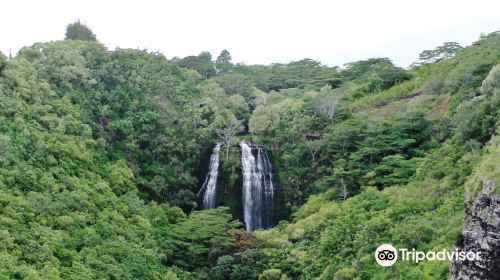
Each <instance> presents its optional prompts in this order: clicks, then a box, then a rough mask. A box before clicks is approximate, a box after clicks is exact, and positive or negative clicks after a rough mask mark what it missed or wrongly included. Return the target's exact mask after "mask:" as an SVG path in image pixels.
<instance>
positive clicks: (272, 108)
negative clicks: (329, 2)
mask: <svg viewBox="0 0 500 280" xmlns="http://www.w3.org/2000/svg"><path fill="white" fill-rule="evenodd" d="M66 37H67V39H69V40H64V41H56V42H50V43H36V44H34V45H33V46H31V47H25V48H23V49H21V51H20V52H19V54H18V55H17V57H16V58H14V59H10V60H7V59H6V58H5V56H3V55H2V54H0V154H1V157H0V194H1V195H0V260H1V263H2V266H0V275H2V277H4V278H6V279H108V278H109V279H261V280H262V279H280V280H285V279H397V278H401V277H406V278H408V279H436V278H446V275H447V273H448V263H422V264H419V265H410V264H406V263H403V262H399V263H398V264H396V265H395V266H394V267H393V268H392V269H391V270H381V269H380V268H379V266H378V265H377V264H376V263H375V262H374V259H373V251H374V249H375V248H376V247H377V246H378V245H379V244H380V243H386V242H387V241H391V243H392V244H394V245H395V246H396V247H398V246H402V247H409V248H411V247H414V248H418V249H420V250H427V249H435V250H438V249H442V248H448V249H451V248H452V247H453V246H454V245H455V244H457V242H459V235H460V228H461V223H462V220H463V209H464V205H463V195H464V192H465V194H466V202H467V203H470V201H472V199H473V198H474V197H475V196H476V195H477V194H478V193H479V192H480V191H481V188H482V186H483V183H484V182H485V180H498V166H499V164H498V162H497V161H498V160H496V159H497V158H499V157H498V136H496V134H497V132H498V125H499V123H498V119H499V108H500V107H499V105H500V104H499V92H500V91H499V88H500V66H498V63H499V61H500V48H499V47H498V46H500V44H499V42H500V36H499V35H498V34H491V35H488V36H485V37H484V38H482V39H481V40H480V41H478V42H476V43H474V45H473V46H472V47H469V48H465V49H461V47H459V46H458V45H457V44H454V43H445V44H444V45H443V46H441V47H439V48H437V49H436V50H433V51H431V53H430V54H426V55H427V56H425V57H424V59H426V60H429V61H430V60H436V61H438V60H439V61H438V62H435V63H426V64H425V65H421V66H420V67H417V68H415V69H412V70H405V69H402V68H399V67H396V66H395V65H394V64H393V63H392V62H391V61H390V60H389V59H388V58H372V59H368V60H363V61H357V62H353V63H349V64H347V65H346V67H345V69H339V68H337V67H327V66H324V65H321V63H320V62H318V61H315V60H312V59H303V60H300V61H295V62H291V63H288V64H272V65H269V66H264V65H251V66H247V65H244V64H236V65H235V64H233V63H232V61H231V60H232V59H231V55H230V54H229V52H228V51H227V50H223V51H222V52H221V54H220V55H219V56H218V57H217V59H216V60H215V62H212V57H211V55H210V53H208V52H202V53H200V54H199V55H198V56H188V57H185V58H182V59H173V60H168V59H167V58H166V57H165V56H163V55H162V54H159V53H151V52H147V51H140V50H132V49H117V50H115V51H108V50H107V49H106V48H105V47H104V46H103V45H102V44H100V43H98V42H97V41H96V38H95V35H94V34H93V33H92V32H91V30H90V29H89V28H88V27H86V26H85V25H83V24H81V23H80V22H79V21H77V22H75V23H73V24H70V25H68V28H67V34H66ZM458 50H460V51H458ZM428 55H431V56H429V57H428ZM495 65H497V66H495ZM494 66H495V67H494ZM242 139H245V140H252V141H254V142H255V143H258V144H259V145H261V146H262V147H264V148H266V150H267V152H268V153H269V155H270V159H271V160H272V161H273V162H272V164H273V167H274V170H273V171H274V175H275V176H274V178H275V181H276V182H275V183H276V193H275V201H274V203H275V204H274V206H275V209H276V211H275V212H276V213H275V214H276V215H275V216H276V217H277V219H278V221H279V220H281V221H279V222H278V225H277V226H276V227H275V228H273V229H271V230H268V231H257V232H255V233H248V232H245V231H244V230H243V229H240V227H241V224H240V223H239V222H238V221H235V219H237V218H240V208H241V174H240V173H241V167H240V166H239V165H240V160H239V154H238V153H239V152H238V149H237V146H236V147H235V145H233V144H234V143H236V142H237V141H240V140H242ZM221 140H222V141H224V142H225V143H226V146H225V152H226V155H225V157H221V170H220V178H219V191H218V194H217V200H218V201H219V204H220V206H222V207H219V208H216V209H212V210H204V211H198V210H197V209H198V208H199V207H198V202H199V198H197V197H196V195H195V193H198V191H199V187H200V185H201V180H202V179H203V176H204V175H205V172H206V166H205V162H206V160H207V157H208V156H209V153H210V151H211V149H212V147H213V143H215V142H219V141H221ZM492 191H494V192H498V189H496V190H492ZM229 206H230V207H231V208H229ZM292 212H293V213H292ZM187 213H189V214H187ZM236 228H238V229H236Z"/></svg>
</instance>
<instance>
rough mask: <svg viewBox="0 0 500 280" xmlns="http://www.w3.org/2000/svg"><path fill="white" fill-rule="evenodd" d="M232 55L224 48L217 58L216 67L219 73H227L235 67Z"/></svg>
mask: <svg viewBox="0 0 500 280" xmlns="http://www.w3.org/2000/svg"><path fill="white" fill-rule="evenodd" d="M231 60H232V57H231V54H230V53H229V51H228V50H226V49H223V50H222V51H221V53H220V54H219V56H218V57H217V59H216V60H215V69H216V70H217V72H218V73H219V74H224V73H227V72H229V71H230V70H231V68H232V67H233V63H232V62H231Z"/></svg>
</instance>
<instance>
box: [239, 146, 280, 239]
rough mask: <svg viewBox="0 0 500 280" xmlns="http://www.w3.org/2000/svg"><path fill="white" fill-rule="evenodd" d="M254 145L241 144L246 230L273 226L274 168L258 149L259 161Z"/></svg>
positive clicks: (264, 153) (265, 155)
mask: <svg viewBox="0 0 500 280" xmlns="http://www.w3.org/2000/svg"><path fill="white" fill-rule="evenodd" d="M252 146H253V145H252V144H251V143H248V142H245V141H243V142H240V147H241V165H242V173H243V211H244V215H243V217H244V220H245V225H246V229H247V230H248V231H254V230H255V229H259V228H263V229H267V228H270V227H271V226H272V223H273V221H272V219H273V218H272V212H273V196H274V189H273V182H272V181H273V178H272V168H271V163H270V161H269V158H268V157H267V154H266V152H265V151H264V150H263V149H261V148H258V147H254V148H256V149H257V159H255V156H254V155H253V153H252Z"/></svg>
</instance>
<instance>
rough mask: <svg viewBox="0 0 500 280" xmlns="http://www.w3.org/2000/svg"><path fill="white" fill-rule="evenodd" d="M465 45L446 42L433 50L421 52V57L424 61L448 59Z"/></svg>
mask: <svg viewBox="0 0 500 280" xmlns="http://www.w3.org/2000/svg"><path fill="white" fill-rule="evenodd" d="M462 49H463V47H462V46H460V44H458V43H457V42H445V43H443V44H442V45H441V46H439V47H436V48H435V49H433V50H425V51H423V52H421V53H420V55H419V59H420V60H422V61H423V63H432V62H436V61H440V60H443V59H448V58H450V57H452V56H453V55H455V54H456V53H457V52H458V51H460V50H462Z"/></svg>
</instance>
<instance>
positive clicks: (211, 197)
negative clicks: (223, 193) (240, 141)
mask: <svg viewBox="0 0 500 280" xmlns="http://www.w3.org/2000/svg"><path fill="white" fill-rule="evenodd" d="M219 151H220V143H217V145H215V147H214V150H213V152H212V155H211V156H210V166H209V168H208V173H207V177H206V178H205V182H204V183H203V186H202V189H203V188H205V194H204V195H203V209H213V208H215V195H216V192H217V176H218V175H219Z"/></svg>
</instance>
